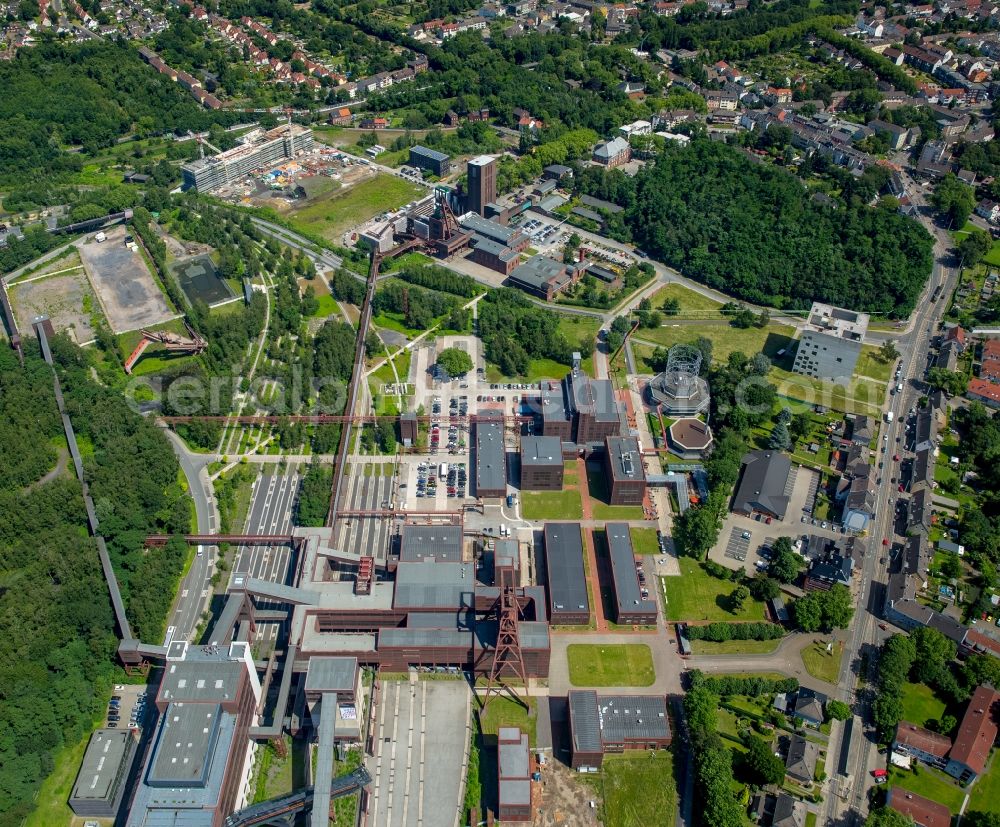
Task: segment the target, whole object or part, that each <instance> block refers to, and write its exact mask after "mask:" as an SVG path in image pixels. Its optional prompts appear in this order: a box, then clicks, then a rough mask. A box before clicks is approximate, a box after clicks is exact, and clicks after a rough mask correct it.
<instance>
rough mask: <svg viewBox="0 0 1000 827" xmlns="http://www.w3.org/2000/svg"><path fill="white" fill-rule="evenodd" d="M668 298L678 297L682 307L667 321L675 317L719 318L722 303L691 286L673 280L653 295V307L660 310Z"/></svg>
mask: <svg viewBox="0 0 1000 827" xmlns="http://www.w3.org/2000/svg"><path fill="white" fill-rule="evenodd" d="M667 299H677V301H678V302H680V305H681V309H680V312H679V313H678V314H677V315H676V316H668V317H666V318H667V321H668V322H669V320H670V319H671V318H673V319H706V318H717V317H718V316H719V311H720V310H721V309H722V305H721V304H720V303H719V302H717V301H716V300H715V299H711V298H709V297H708V296H704V295H702V294H701V293H699V292H697V291H696V290H692V289H691V288H690V287H685V286H684V285H683V284H677V283H676V282H671V283H670V284H667V285H665V286H664V287H662V288H661V289H659V290H657V291H656V293H654V294H653V296H652V297H651V301H652V302H653V308H654V309H655V310H659V309H660V307H661V306H662V305H663V302H665V301H666V300H667Z"/></svg>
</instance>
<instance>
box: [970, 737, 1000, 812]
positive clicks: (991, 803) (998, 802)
mask: <svg viewBox="0 0 1000 827" xmlns="http://www.w3.org/2000/svg"><path fill="white" fill-rule="evenodd" d="M966 809H968V810H970V811H973V812H984V813H1000V759H998V758H997V753H996V751H994V752H993V757H992V758H991V759H990V763H989V764H987V766H986V772H985V773H984V774H983V775H981V776H979V779H978V780H977V781H976V784H975V786H974V787H973V788H972V796H971V797H970V798H969V806H968V807H967V808H966Z"/></svg>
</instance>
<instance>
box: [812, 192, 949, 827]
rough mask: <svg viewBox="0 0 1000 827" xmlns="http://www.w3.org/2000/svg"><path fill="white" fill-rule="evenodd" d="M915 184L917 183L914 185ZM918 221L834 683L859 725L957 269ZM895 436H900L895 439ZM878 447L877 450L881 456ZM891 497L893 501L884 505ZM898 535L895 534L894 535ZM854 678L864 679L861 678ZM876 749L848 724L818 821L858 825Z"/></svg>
mask: <svg viewBox="0 0 1000 827" xmlns="http://www.w3.org/2000/svg"><path fill="white" fill-rule="evenodd" d="M917 189H919V188H917ZM922 222H923V223H924V225H925V226H926V227H927V228H928V229H929V230H931V231H932V232H933V234H934V235H935V249H934V254H935V265H934V271H933V273H932V275H931V278H930V280H929V282H928V285H927V289H926V292H925V294H924V297H923V300H922V301H920V302H918V304H917V309H916V311H915V312H914V314H913V316H912V317H911V320H912V321H911V324H910V326H909V328H908V330H907V332H906V333H905V334H904V335H903V336H902V337H900V338H899V339H898V340H897V347H898V349H899V351H900V354H901V358H902V363H903V371H902V380H903V391H902V392H901V393H897V394H895V395H891V396H887V397H886V401H885V403H884V404H883V408H882V411H883V421H882V432H881V433H882V435H888V440H882V441H881V442H880V445H879V447H878V455H877V461H879V462H884V464H885V466H884V468H882V469H880V470H879V471H878V472H877V473H878V474H879V475H880V476H881V480H882V482H881V483H880V484H879V486H878V502H880V503H882V504H883V507H882V508H881V509H880V510H879V512H878V513H877V514H876V516H875V522H874V525H873V526H872V527H871V530H870V531H869V537H871V538H872V539H871V543H872V548H871V550H870V553H869V554H868V555H866V556H865V559H864V563H863V566H862V571H861V593H860V596H859V600H858V606H857V611H856V614H855V618H854V623H853V626H852V628H851V630H850V634H849V636H848V641H847V645H846V647H845V653H844V658H843V661H842V664H841V671H840V676H839V680H838V687H839V695H840V698H841V700H844V701H846V702H848V703H851V704H852V707H853V710H854V712H855V713H856V714H857V715H860V716H861V718H862V721H864V722H865V723H866V724H868V723H870V720H871V703H872V700H873V697H872V692H871V688H870V687H864V686H863V685H862V686H858V681H857V679H858V677H859V674H860V670H861V661H860V658H861V655H862V654H865V655H866V656H867V661H868V675H869V676H874V675H875V674H876V670H877V663H876V662H875V658H876V656H877V648H876V647H877V646H878V645H879V644H880V643H881V642H882V640H884V639H885V637H887V636H888V635H889V634H891V630H887V631H883V630H880V629H879V625H878V624H879V623H880V622H881V621H880V615H881V612H882V602H883V596H884V593H885V592H884V584H885V583H886V582H887V580H888V566H887V563H884V562H882V561H883V560H885V561H888V559H889V555H888V553H887V551H888V549H887V548H885V547H884V546H883V545H882V540H883V538H888V539H889V541H890V542H892V540H893V537H894V526H893V520H894V514H895V501H896V498H897V491H896V485H895V484H894V483H892V482H891V480H892V478H894V477H896V478H898V477H899V476H900V464H899V463H896V462H894V461H893V460H892V456H893V455H894V454H895V453H897V452H898V453H899V454H900V456H901V459H903V460H905V459H906V456H905V455H904V453H905V452H904V451H903V450H902V447H903V445H904V444H905V427H906V414H907V412H908V411H909V409H910V408H911V407H913V406H914V405H916V404H917V400H918V399H919V397H920V396H921V395H922V391H921V389H922V387H923V384H922V379H923V370H924V367H925V366H926V364H927V354H928V351H929V348H930V342H931V338H932V337H933V335H934V333H935V331H936V328H937V324H938V322H939V321H940V318H941V316H942V314H943V313H944V310H945V308H946V306H947V303H948V298H947V297H948V296H950V294H951V291H952V290H953V289H954V287H955V279H956V278H957V271H956V270H955V269H954V267H953V266H952V261H951V255H950V253H949V245H950V238H949V237H948V235H947V233H946V232H945V231H944V230H942V229H941V228H939V227H936V226H934V225H932V224H931V221H930V219H929V218H928V217H927V216H923V217H922ZM940 284H943V285H945V288H944V289H943V290H942V298H941V299H940V300H939V301H937V302H934V303H932V302H930V301H929V296H930V295H931V293H932V292H933V290H934V289H935V288H936V287H937V286H938V285H940ZM888 411H892V412H893V421H892V422H891V423H886V422H885V417H884V414H885V413H886V412H888ZM897 438H898V439H899V440H900V441H899V442H897ZM883 446H884V453H883ZM890 501H892V502H893V506H891V507H890V506H889V505H888V503H889V502H890ZM898 539H902V538H898ZM861 677H864V676H863V675H862V676H861ZM841 731H842V725H841V726H838V727H837V730H836V735H835V737H833V738H831V749H830V752H831V755H830V757H829V758H828V760H827V766H828V767H830V768H831V770H833V769H835V768H836V767H837V766H838V765H839V763H840V751H841V749H842V746H843V744H842V741H841V735H840V733H841ZM877 761H878V753H877V751H876V749H875V742H874V735H873V734H872V733H869V732H866V731H864V730H863V728H859V727H855V735H854V738H853V740H852V743H851V745H850V749H849V751H848V756H847V769H848V773H847V776H846V777H844V776H840V775H837V774H836V773H835V772H834V771H831V773H830V775H831V776H832V781H831V784H830V788H829V791H828V794H827V796H826V799H825V802H824V805H823V810H822V813H821V814H822V816H823V817H822V819H821V823H822V824H844V825H852V824H862V823H863V822H864V819H865V811H866V810H867V806H866V794H867V791H868V789H869V788H870V786H871V781H872V779H871V774H870V771H871V770H872V769H874V768H875V767H876V765H877Z"/></svg>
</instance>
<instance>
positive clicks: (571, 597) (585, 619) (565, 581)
mask: <svg viewBox="0 0 1000 827" xmlns="http://www.w3.org/2000/svg"><path fill="white" fill-rule="evenodd" d="M543 534H544V537H545V575H546V581H547V585H548V594H549V620H550V621H551V622H552V623H556V624H560V625H564V626H585V625H586V624H588V623H590V598H589V596H588V594H587V575H586V573H585V571H584V567H583V538H582V536H581V534H580V524H579V523H546V524H545V528H544V531H543Z"/></svg>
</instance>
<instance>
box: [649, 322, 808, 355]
mask: <svg viewBox="0 0 1000 827" xmlns="http://www.w3.org/2000/svg"><path fill="white" fill-rule="evenodd" d="M794 332H795V331H794V330H793V328H791V327H788V326H787V325H783V324H777V323H771V324H769V325H768V326H767V327H765V328H757V327H751V328H747V329H745V330H744V329H741V328H738V327H733V326H732V325H731V324H729V322H709V321H706V322H704V323H703V324H698V325H693V324H679V323H673V322H671V321H670V320H669V319H668V320H667V322H666V324H665V325H664V326H662V327H658V328H654V329H653V330H638V331H636V333H635V337H634V338H635V339H637V340H639V341H644V342H651V343H652V344H656V345H660V346H662V347H670V346H671V345H676V344H677V343H678V342H685V343H689V344H690V343H693V342H695V341H696V340H697V339H698V338H699V337H700V336H704V337H705V338H707V339H711V340H712V360H713V361H714V362H725V361H726V359H727V358H728V357H729V354H730V353H734V352H735V351H738V350H739V351H742V352H743V353H745V354H746V355H747V356H753V355H754V354H755V353H757V352H759V351H763V352H764V353H766V354H767V355H768V356H770V357H771V358H772V359H774V358H776V357H777V353H778V351H779V350H782V349H784V350H788V349H789V348H790V347H791V346H792V334H793V333H794Z"/></svg>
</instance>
